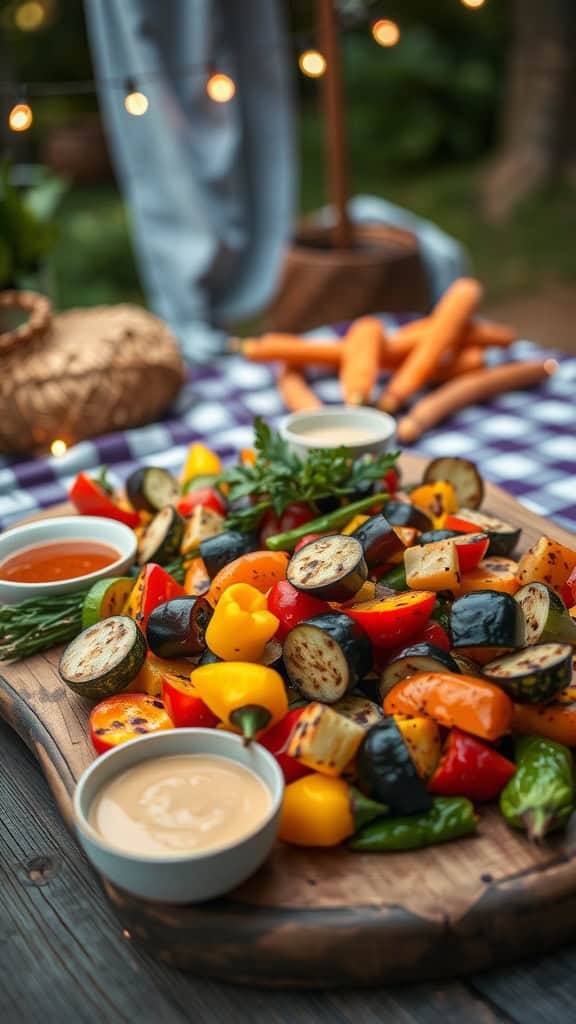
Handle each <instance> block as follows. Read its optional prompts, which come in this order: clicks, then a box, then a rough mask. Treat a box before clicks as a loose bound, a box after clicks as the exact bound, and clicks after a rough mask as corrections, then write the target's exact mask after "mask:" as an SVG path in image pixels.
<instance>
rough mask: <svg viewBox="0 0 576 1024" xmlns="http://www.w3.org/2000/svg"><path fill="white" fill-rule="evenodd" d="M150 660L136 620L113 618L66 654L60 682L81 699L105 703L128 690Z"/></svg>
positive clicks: (76, 640)
mask: <svg viewBox="0 0 576 1024" xmlns="http://www.w3.org/2000/svg"><path fill="white" fill-rule="evenodd" d="M145 657H146V641H145V640H144V636H143V633H142V631H141V630H140V629H139V627H138V626H137V625H136V623H135V622H134V620H133V619H129V618H128V617H127V616H126V615H113V616H111V617H110V618H108V619H102V621H101V622H97V623H96V624H95V625H94V626H89V628H88V629H85V630H83V632H82V633H79V634H78V636H77V637H75V638H74V640H72V641H71V642H70V643H69V644H68V646H67V647H66V649H65V650H64V652H63V654H62V657H61V658H60V664H59V665H58V672H59V674H60V678H61V679H62V681H63V682H64V683H66V686H69V687H70V689H71V690H74V692H75V693H78V694H80V696H81V697H92V698H96V699H100V700H101V699H102V698H103V697H107V696H110V695H111V694H114V693H120V692H121V691H122V690H125V689H126V687H127V686H128V684H129V683H130V682H131V681H132V680H133V679H134V677H135V676H137V675H138V673H139V671H140V669H141V668H142V665H143V664H144V659H145Z"/></svg>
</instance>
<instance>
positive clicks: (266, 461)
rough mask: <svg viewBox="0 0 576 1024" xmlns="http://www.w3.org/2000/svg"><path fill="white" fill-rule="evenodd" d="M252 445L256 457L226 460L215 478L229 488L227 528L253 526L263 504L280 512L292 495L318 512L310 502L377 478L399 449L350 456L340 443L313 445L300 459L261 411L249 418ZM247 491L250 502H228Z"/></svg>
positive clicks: (349, 492)
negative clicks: (241, 462) (235, 462)
mask: <svg viewBox="0 0 576 1024" xmlns="http://www.w3.org/2000/svg"><path fill="white" fill-rule="evenodd" d="M254 447H255V449H256V456H257V457H256V461H255V462H254V463H253V464H246V465H237V466H232V468H231V469H227V470H226V471H225V472H224V473H223V474H222V475H221V476H220V478H219V481H218V482H219V483H226V484H228V488H229V490H228V502H229V505H230V506H231V510H230V511H229V513H228V518H227V519H226V528H227V529H229V530H246V531H248V530H253V529H254V528H255V527H256V526H257V524H258V522H259V520H260V517H261V516H262V514H263V513H264V512H265V511H266V510H267V509H269V508H272V509H273V510H274V512H275V513H276V514H277V515H281V514H282V512H284V510H285V509H286V508H288V506H289V505H292V504H293V502H295V501H304V502H307V503H308V504H309V505H310V506H311V507H312V509H313V510H314V511H315V512H318V508H317V505H316V503H317V502H318V501H320V500H321V499H322V498H328V497H341V498H346V497H349V496H350V495H353V494H355V493H356V492H357V491H358V490H359V489H360V488H361V487H362V486H364V485H365V484H366V483H368V482H370V481H376V480H380V479H381V478H382V477H383V476H384V474H385V473H386V471H387V470H388V469H390V468H391V467H393V466H394V464H395V462H396V459H397V458H398V455H399V452H385V453H383V454H382V455H377V456H375V457H374V458H363V459H354V458H353V456H352V454H351V452H350V450H349V449H348V448H345V447H343V448H316V449H311V450H310V452H309V453H308V455H307V457H306V459H301V458H300V456H299V455H296V453H295V452H293V451H292V450H291V448H290V447H289V446H288V444H287V443H286V441H284V439H283V438H282V437H281V436H280V434H278V433H276V432H275V431H273V430H271V429H270V427H269V426H268V425H267V424H266V423H264V421H263V420H262V418H261V417H257V419H256V421H255V423H254ZM248 497H255V498H256V499H257V501H256V503H255V504H251V505H246V507H237V508H234V507H233V506H234V504H235V503H237V502H240V500H241V499H242V498H248Z"/></svg>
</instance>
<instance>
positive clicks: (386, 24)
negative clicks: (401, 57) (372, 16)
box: [372, 18, 400, 46]
mask: <svg viewBox="0 0 576 1024" xmlns="http://www.w3.org/2000/svg"><path fill="white" fill-rule="evenodd" d="M372 35H373V36H374V39H375V40H376V42H377V43H378V45H379V46H396V43H397V42H398V40H399V39H400V29H399V28H398V25H397V24H396V22H395V21H390V20H389V19H387V18H381V19H380V21H376V22H375V23H374V24H373V25H372Z"/></svg>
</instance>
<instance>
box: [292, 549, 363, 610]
mask: <svg viewBox="0 0 576 1024" xmlns="http://www.w3.org/2000/svg"><path fill="white" fill-rule="evenodd" d="M286 578H287V580H288V582H289V583H291V584H292V586H293V587H296V589H297V590H301V591H303V592H304V593H305V594H311V595H312V597H317V598H320V599H321V600H324V601H347V600H349V599H350V598H351V597H354V594H356V592H357V591H358V590H360V587H361V586H362V584H363V583H364V582H365V581H366V579H367V578H368V568H367V566H366V561H365V559H364V553H363V551H362V545H361V544H360V542H359V541H358V540H356V538H355V537H347V536H345V535H344V534H332V535H331V536H328V537H320V538H319V539H318V540H312V541H310V543H309V544H305V545H304V547H302V548H300V550H299V551H296V552H295V553H294V554H293V555H292V558H291V559H290V561H289V563H288V568H287V570H286Z"/></svg>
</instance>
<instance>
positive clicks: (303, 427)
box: [279, 405, 396, 458]
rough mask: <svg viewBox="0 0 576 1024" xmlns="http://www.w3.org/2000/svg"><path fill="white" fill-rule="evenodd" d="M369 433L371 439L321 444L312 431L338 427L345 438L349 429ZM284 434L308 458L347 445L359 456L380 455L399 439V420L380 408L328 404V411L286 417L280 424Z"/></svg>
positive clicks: (295, 449)
mask: <svg viewBox="0 0 576 1024" xmlns="http://www.w3.org/2000/svg"><path fill="white" fill-rule="evenodd" d="M347 427H350V428H352V433H353V432H354V431H355V430H358V429H360V430H362V431H366V432H367V433H369V434H370V435H371V437H370V439H369V440H368V439H367V440H362V441H354V440H353V439H352V440H350V441H336V442H334V443H333V444H330V443H327V442H326V441H320V442H318V440H317V439H315V438H314V436H313V434H312V433H310V434H309V436H307V434H308V432H312V431H314V430H317V429H319V428H322V430H330V429H331V428H338V430H339V431H340V430H341V431H342V433H343V435H345V433H346V428H347ZM279 429H280V434H281V435H282V437H283V438H284V440H285V441H287V442H288V444H289V445H290V447H291V448H292V450H293V451H295V452H296V454H297V455H300V456H301V457H303V458H304V457H306V455H307V454H308V452H309V451H310V449H312V448H338V447H340V446H341V445H342V444H345V445H346V447H347V448H349V449H350V451H351V452H352V454H353V455H354V456H356V457H358V456H361V455H378V454H379V453H380V452H383V451H386V450H387V449H389V448H391V447H392V444H393V441H394V438H395V436H396V420H395V419H394V417H393V416H389V415H388V413H387V412H380V411H379V410H378V409H369V408H361V409H356V408H354V407H352V406H349V405H328V406H326V408H325V409H313V410H311V411H310V412H294V413H292V414H291V415H290V416H286V417H285V418H284V419H283V420H282V421H281V423H280V428H279Z"/></svg>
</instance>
